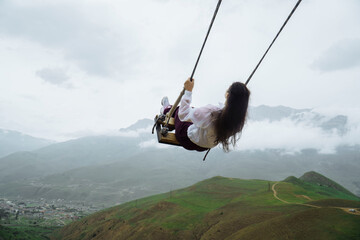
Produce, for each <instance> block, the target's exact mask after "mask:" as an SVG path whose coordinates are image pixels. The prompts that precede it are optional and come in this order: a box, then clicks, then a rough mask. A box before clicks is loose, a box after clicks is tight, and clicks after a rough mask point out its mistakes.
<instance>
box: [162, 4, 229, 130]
mask: <svg viewBox="0 0 360 240" xmlns="http://www.w3.org/2000/svg"><path fill="white" fill-rule="evenodd" d="M221 2H222V0H219V1H218V3H217V6H216V9H215V12H214V15H213V17H212V20H211V23H210V26H209V29H208V31H207V34H206V37H205V40H204V43H203V45H202V47H201V50H200V53H199V56H198V58H197V60H196V63H195V66H194V69H193V71H192V73H191V77H190V81H192V80H193V77H194V74H195V71H196V68H197V66H198V63H199V61H200V58H201V55H202V52H203V50H204V47H205V44H206V42H207V39H208V37H209V35H210V31H211V28H212V26H213V24H214V22H215V18H216V15H217V13H218V11H219V8H220V5H221ZM184 94H185V88H184V89H183V90H182V91H181V93H180V95H179V97H178V98H177V99H176V101H175V103H174V105H173V106H172V107H171V109H170V111H169V113H168V114H169V115H168V116H169V117H168V119H167V121H166V125H165V128H167V126H168V124H169V121H170V117H171V116H172V115H173V114H174V112H175V109H176V108H177V106H178V105H179V103H180V101H181V98H182V96H183V95H184Z"/></svg>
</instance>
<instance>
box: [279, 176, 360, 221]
mask: <svg viewBox="0 0 360 240" xmlns="http://www.w3.org/2000/svg"><path fill="white" fill-rule="evenodd" d="M278 183H279V182H277V183H274V184H273V185H272V190H273V192H274V198H276V199H278V200H279V201H281V202H283V203H286V204H297V205H302V206H308V207H313V208H322V207H320V206H315V205H311V204H306V203H291V202H288V201H285V200H283V199H281V198H279V197H278V195H277V192H276V190H275V186H276V185H277V184H278ZM303 196H305V195H303ZM306 197H307V196H306ZM307 198H309V197H307ZM309 199H310V198H309ZM328 208H337V209H341V210H343V211H345V212H346V213H348V214H352V215H359V216H360V211H358V210H357V211H356V212H350V209H356V208H344V207H328Z"/></svg>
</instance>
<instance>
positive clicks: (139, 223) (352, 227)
mask: <svg viewBox="0 0 360 240" xmlns="http://www.w3.org/2000/svg"><path fill="white" fill-rule="evenodd" d="M292 180H296V179H292ZM296 182H300V183H302V184H303V185H304V186H305V187H304V186H301V185H299V184H293V183H290V182H284V181H283V182H277V183H275V182H269V181H264V180H242V179H233V178H224V177H214V178H211V179H208V180H205V181H202V182H199V183H197V184H195V185H193V186H190V187H188V188H184V189H180V190H176V191H172V192H169V193H165V194H160V195H155V196H151V197H148V198H143V199H139V200H136V201H132V202H128V203H126V204H122V205H119V206H116V207H113V208H110V209H106V210H104V211H101V212H98V213H95V214H93V215H90V216H88V217H86V218H84V219H82V220H80V221H77V222H74V223H72V224H69V225H67V226H65V227H64V228H62V229H60V230H58V231H56V232H55V233H54V234H53V235H52V238H51V239H62V240H66V239H157V240H161V239H359V238H360V229H359V228H358V226H359V225H360V216H359V215H355V214H351V213H350V212H348V211H347V209H340V208H342V207H348V208H356V207H359V204H360V201H357V199H356V198H354V197H353V196H352V195H347V194H345V193H343V192H340V191H338V190H335V189H331V190H330V188H328V187H326V186H318V185H316V184H312V183H304V182H303V181H301V180H296ZM311 188H312V190H309V189H311ZM272 189H273V190H275V192H276V194H275V192H274V191H273V190H272ZM275 195H276V197H277V198H276V197H275ZM328 199H335V200H332V201H331V204H324V201H325V200H328ZM343 199H346V200H343ZM344 201H345V202H344ZM309 202H311V205H309ZM317 202H319V204H318V205H319V206H321V207H319V206H317V205H316V204H317ZM343 204H345V205H344V206H343ZM328 205H329V206H328Z"/></svg>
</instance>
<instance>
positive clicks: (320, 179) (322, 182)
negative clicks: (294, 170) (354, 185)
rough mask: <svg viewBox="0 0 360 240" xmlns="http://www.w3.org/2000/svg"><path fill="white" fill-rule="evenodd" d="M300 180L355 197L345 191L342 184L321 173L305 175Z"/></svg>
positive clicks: (312, 172)
mask: <svg viewBox="0 0 360 240" xmlns="http://www.w3.org/2000/svg"><path fill="white" fill-rule="evenodd" d="M299 179H300V180H302V181H304V182H308V183H314V184H317V185H319V186H326V187H329V188H333V189H336V190H338V191H340V192H343V193H345V194H348V195H353V196H355V195H354V194H353V193H351V192H350V191H349V190H347V189H345V188H344V187H343V186H341V185H340V184H338V183H336V182H334V181H333V180H331V179H329V178H327V177H325V176H323V175H321V174H320V173H317V172H314V171H311V172H307V173H305V174H304V175H302V176H301V177H300V178H299Z"/></svg>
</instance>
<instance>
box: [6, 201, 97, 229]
mask: <svg viewBox="0 0 360 240" xmlns="http://www.w3.org/2000/svg"><path fill="white" fill-rule="evenodd" d="M98 210H100V208H97V207H94V206H93V205H90V204H86V203H81V202H72V201H71V202H66V201H65V200H62V199H58V200H52V201H49V200H45V199H43V198H41V199H40V200H19V199H16V200H10V199H6V198H0V224H3V225H17V224H34V225H40V226H64V225H66V224H68V223H70V222H72V221H75V220H78V219H80V218H82V217H84V216H86V215H89V214H91V213H94V212H96V211H98Z"/></svg>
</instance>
